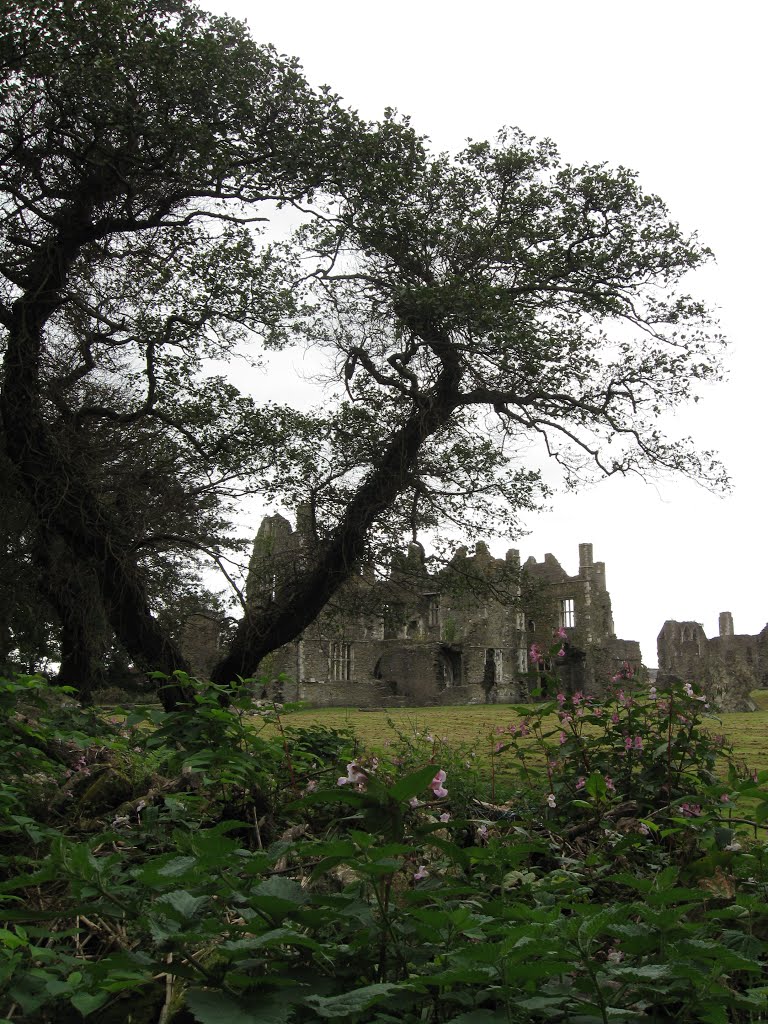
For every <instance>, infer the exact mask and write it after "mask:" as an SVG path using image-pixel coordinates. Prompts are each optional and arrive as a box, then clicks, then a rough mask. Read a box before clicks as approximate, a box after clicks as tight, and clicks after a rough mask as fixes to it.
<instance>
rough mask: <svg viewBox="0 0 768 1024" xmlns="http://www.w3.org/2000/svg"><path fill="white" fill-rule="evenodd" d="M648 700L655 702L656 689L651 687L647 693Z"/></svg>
mask: <svg viewBox="0 0 768 1024" xmlns="http://www.w3.org/2000/svg"><path fill="white" fill-rule="evenodd" d="M648 698H649V699H650V700H656V687H655V686H652V687H651V688H650V690H649V691H648Z"/></svg>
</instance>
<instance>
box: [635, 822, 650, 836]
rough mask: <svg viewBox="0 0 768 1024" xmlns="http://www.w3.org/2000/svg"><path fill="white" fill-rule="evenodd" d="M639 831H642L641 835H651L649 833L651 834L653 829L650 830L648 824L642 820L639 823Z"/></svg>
mask: <svg viewBox="0 0 768 1024" xmlns="http://www.w3.org/2000/svg"><path fill="white" fill-rule="evenodd" d="M637 831H638V832H639V833H640V835H641V836H649V835H650V834H651V830H650V829H649V828H648V826H647V825H646V824H645V823H644V822H642V821H641V822H640V824H639V825H638V826H637Z"/></svg>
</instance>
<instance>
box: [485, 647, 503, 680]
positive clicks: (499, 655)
mask: <svg viewBox="0 0 768 1024" xmlns="http://www.w3.org/2000/svg"><path fill="white" fill-rule="evenodd" d="M503 668H504V652H503V651H501V650H499V649H498V648H496V647H488V648H486V651H485V668H484V670H483V685H484V686H485V688H486V689H489V688H490V687H491V686H495V685H496V684H497V683H500V682H501V681H502V672H503Z"/></svg>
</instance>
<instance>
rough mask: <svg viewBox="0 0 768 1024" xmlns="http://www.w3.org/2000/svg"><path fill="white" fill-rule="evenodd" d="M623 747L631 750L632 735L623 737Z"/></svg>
mask: <svg viewBox="0 0 768 1024" xmlns="http://www.w3.org/2000/svg"><path fill="white" fill-rule="evenodd" d="M624 749H625V750H631V749H632V737H631V736H625V737H624Z"/></svg>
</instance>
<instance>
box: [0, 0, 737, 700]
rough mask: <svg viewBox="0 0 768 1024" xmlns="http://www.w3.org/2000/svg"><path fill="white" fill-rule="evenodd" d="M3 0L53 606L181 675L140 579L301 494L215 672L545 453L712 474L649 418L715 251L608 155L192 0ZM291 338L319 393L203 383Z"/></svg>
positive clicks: (173, 581) (697, 366) (7, 442)
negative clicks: (581, 155) (320, 396)
mask: <svg viewBox="0 0 768 1024" xmlns="http://www.w3.org/2000/svg"><path fill="white" fill-rule="evenodd" d="M2 10H3V15H4V19H3V20H4V23H5V24H6V25H7V26H8V27H7V28H6V29H5V30H4V32H3V35H2V38H1V39H0V75H1V76H2V93H1V95H2V99H1V100H0V104H1V107H0V157H1V158H2V159H0V164H1V165H2V170H1V171H0V326H1V327H2V346H3V355H4V359H3V369H2V392H1V394H0V413H1V414H2V437H3V445H4V457H5V459H6V460H7V466H8V474H7V475H8V490H9V491H12V492H13V494H14V499H13V500H12V501H10V502H9V503H8V514H7V515H5V513H4V512H2V514H3V516H4V520H3V521H4V523H6V524H7V526H6V528H7V529H8V530H9V531H12V532H13V531H15V533H14V544H15V545H16V546H17V547H18V546H19V544H20V543H21V541H20V535H19V528H18V525H16V526H14V525H13V524H14V523H16V524H18V522H19V515H20V513H19V508H20V507H22V506H23V508H24V509H26V510H27V512H26V513H24V514H23V516H22V518H23V519H24V522H25V527H24V529H25V537H26V538H27V541H25V543H26V544H27V548H25V550H28V549H30V545H34V546H35V547H36V550H38V552H39V555H38V558H37V561H36V562H34V564H35V565H37V567H38V568H37V570H36V572H37V580H38V583H39V584H40V586H41V587H42V588H43V589H45V587H46V586H47V587H48V592H49V598H50V599H51V601H52V605H53V607H54V608H56V607H57V601H58V599H57V598H56V597H55V594H53V593H52V591H51V587H50V585H49V584H50V582H51V580H52V579H55V578H57V574H58V576H61V574H62V573H63V574H64V576H65V577H66V578H71V577H73V576H77V578H78V581H79V583H78V585H79V586H80V587H81V588H82V587H87V589H88V593H89V594H90V595H91V601H90V604H91V605H92V606H93V607H95V608H96V609H97V610H98V611H99V614H100V615H101V616H102V617H103V621H104V622H105V623H107V624H108V628H109V630H111V631H112V632H113V634H114V636H115V637H116V639H117V641H118V642H119V643H120V644H121V645H122V646H123V647H124V648H125V650H126V651H127V652H128V654H129V655H130V656H131V657H132V658H134V659H135V660H136V661H137V662H138V663H140V664H142V665H145V666H148V667H152V668H156V669H161V670H164V671H166V672H172V671H173V670H174V669H177V668H182V669H183V668H186V667H187V665H186V662H185V659H184V656H183V653H182V652H181V650H180V649H179V646H178V643H177V642H176V640H175V639H174V636H173V630H172V629H170V630H169V629H168V628H167V625H166V624H164V623H163V621H162V616H160V612H161V610H162V603H163V601H162V592H163V590H164V589H165V590H166V591H167V589H168V588H169V587H170V588H173V587H174V586H175V585H177V584H178V583H179V582H180V581H181V580H183V579H184V576H185V572H187V571H188V570H189V569H190V568H194V566H195V565H198V567H199V560H200V558H201V557H205V558H212V559H213V560H214V561H215V562H216V563H217V564H218V565H219V566H220V567H222V569H224V568H225V562H224V559H225V558H226V556H227V554H228V553H230V554H231V553H232V552H233V551H235V550H237V546H238V542H237V539H236V538H234V537H233V529H232V511H233V506H234V504H236V503H237V501H238V500H240V498H241V497H242V496H243V495H245V494H254V493H256V494H260V495H262V496H265V497H268V498H270V499H279V500H281V501H282V502H283V503H285V504H287V505H291V504H293V505H295V504H297V503H298V502H302V503H304V504H305V505H306V506H307V507H308V509H309V514H310V517H311V522H312V528H313V530H314V532H315V535H316V538H317V545H316V548H315V552H314V554H313V556H312V558H311V559H309V560H308V561H307V564H306V566H305V568H304V571H303V572H302V574H301V575H300V577H297V578H294V579H292V580H291V581H290V584H286V585H285V586H284V587H282V588H278V590H277V591H276V593H275V594H274V597H273V599H272V600H271V602H269V603H268V604H267V605H264V606H260V607H259V608H258V609H254V608H252V607H244V608H243V609H242V612H241V617H240V619H239V622H238V625H237V628H236V630H235V631H234V635H233V638H232V642H231V644H230V646H229V648H228V649H227V650H226V651H225V652H224V655H223V657H222V660H221V662H220V663H219V665H218V666H217V667H216V669H215V670H214V677H215V678H216V679H217V680H218V681H223V682H230V681H231V680H233V679H234V678H235V677H236V676H238V675H240V676H246V675H249V674H251V673H252V672H253V671H254V670H255V669H256V667H257V665H258V663H259V661H260V660H261V659H262V658H263V657H264V656H265V655H266V654H267V653H268V652H269V651H271V650H274V649H275V648H276V647H278V646H280V645H281V644H283V643H285V642H287V641H288V640H290V639H293V638H294V637H295V636H297V635H298V634H300V632H301V630H302V629H303V628H304V627H305V626H306V625H308V623H309V622H311V621H312V620H313V618H314V617H315V616H316V615H317V613H318V612H319V611H320V609H321V608H322V607H323V605H324V604H325V603H326V602H327V601H328V599H329V598H330V597H331V596H332V595H333V594H334V593H335V592H336V591H337V590H338V589H339V587H341V586H342V584H343V583H344V581H345V580H346V579H348V578H349V576H350V574H351V573H352V572H354V571H355V569H356V566H358V565H359V563H360V561H361V560H362V559H364V558H366V557H369V558H370V557H376V556H377V555H380V554H381V551H382V547H383V546H386V545H387V544H389V545H392V544H396V543H397V542H399V541H400V540H401V539H402V537H403V536H411V537H412V538H413V539H416V537H417V535H418V534H419V532H421V531H423V530H425V529H430V528H434V527H436V526H439V525H440V524H441V523H444V522H446V521H449V522H450V523H452V524H454V525H455V526H456V527H457V528H463V529H464V530H465V531H472V530H473V529H474V528H476V526H477V524H478V523H479V522H483V523H484V524H486V528H487V526H488V524H489V523H490V524H496V525H497V526H498V528H500V529H501V528H507V529H510V528H511V529H514V527H515V525H516V523H517V518H518V517H519V515H520V514H521V513H522V512H525V511H527V510H530V509H531V508H534V507H536V504H537V501H538V500H539V497H540V495H541V493H542V484H541V481H540V478H539V474H538V473H537V471H536V468H535V466H534V465H531V464H529V461H528V460H527V458H526V456H527V448H528V447H529V446H530V444H531V442H532V441H535V440H537V439H539V440H540V441H541V442H542V443H543V445H544V446H545V449H546V451H547V452H548V453H549V455H550V456H551V457H552V458H553V459H555V460H556V461H557V462H558V463H559V464H560V466H561V467H562V469H563V472H564V474H565V477H566V479H567V481H568V482H569V483H572V484H577V483H579V482H580V481H582V480H583V479H585V478H586V477H588V476H590V475H593V474H595V473H597V474H614V473H629V472H639V473H642V474H646V473H653V472H657V471H661V472H667V471H671V472H682V473H685V474H688V475H691V476H694V477H696V478H697V479H700V480H702V481H703V482H707V483H710V484H712V485H715V486H718V485H722V483H723V482H724V476H723V473H722V469H721V467H720V466H719V464H718V463H717V462H716V460H715V459H714V458H713V457H712V456H711V454H709V453H705V454H703V455H697V453H696V452H695V450H694V448H693V447H692V446H691V444H690V442H688V441H670V440H668V439H667V438H665V437H664V436H663V434H662V432H661V431H660V429H659V426H658V423H657V419H658V417H659V416H660V414H661V413H662V412H663V411H664V410H667V409H671V408H674V407H676V406H677V405H679V404H680V403H681V402H684V401H686V400H688V399H689V398H690V397H692V396H695V387H696V384H697V382H699V381H701V380H705V379H713V378H715V377H716V376H717V373H718V351H719V346H720V344H721V339H720V337H719V335H718V333H717V329H716V325H715V324H714V323H713V321H712V319H711V316H710V314H709V313H708V311H707V309H706V308H705V307H704V306H703V305H702V304H701V303H700V302H698V301H696V300H694V299H692V298H690V297H689V296H687V295H686V294H685V292H684V290H683V289H682V282H683V278H684V276H685V274H686V273H688V272H689V271H691V270H693V269H695V268H696V267H697V266H699V265H700V264H701V263H703V262H704V261H706V260H707V259H708V258H709V257H710V255H711V254H710V253H709V251H708V250H707V249H706V248H705V247H703V246H702V245H700V243H699V242H698V240H697V239H696V237H695V236H693V237H689V236H686V235H685V234H683V233H682V232H681V230H680V229H679V227H678V226H677V225H676V224H675V223H674V222H673V221H672V220H670V218H669V215H668V212H667V210H666V208H665V207H664V204H663V203H662V201H661V200H660V199H658V198H657V197H655V196H649V195H646V194H645V193H644V192H643V191H642V189H641V188H640V186H639V184H638V182H637V180H636V177H635V175H634V174H632V173H631V172H629V171H627V170H625V169H623V168H618V169H610V168H608V167H606V166H605V165H587V166H583V167H572V166H569V165H566V164H561V162H560V160H559V157H558V154H557V152H556V150H555V148H554V146H553V145H552V144H551V143H549V142H536V141H535V140H533V139H530V138H528V137H526V136H524V135H522V134H521V133H519V132H517V131H513V130H508V131H505V132H503V133H502V134H501V135H500V136H499V138H498V140H497V141H496V142H495V143H485V142H481V143H471V144H469V145H468V146H467V148H466V149H465V150H464V152H462V153H460V154H458V155H456V156H449V155H445V154H438V155H435V154H432V153H431V152H430V151H429V149H428V146H427V145H426V143H425V141H424V140H422V139H418V138H417V137H416V136H415V135H414V133H413V132H412V131H411V129H410V127H409V125H408V123H407V121H405V120H402V119H398V118H397V116H396V115H395V114H393V113H392V112H386V114H385V116H384V118H383V120H382V121H381V122H380V123H377V124H369V123H365V122H363V121H362V120H361V119H360V118H359V117H358V116H357V115H355V114H354V113H353V112H351V111H349V110H346V109H344V108H343V107H342V105H341V104H340V103H339V101H338V99H337V98H336V97H334V96H333V95H332V94H331V93H330V92H329V91H328V90H326V89H321V90H319V91H317V90H313V89H312V88H310V86H309V85H308V84H307V83H306V81H305V80H304V78H303V75H302V73H301V70H300V68H299V66H298V64H297V63H296V62H295V61H293V60H289V59H286V58H283V57H279V56H278V55H277V53H276V52H275V51H274V49H272V48H270V47H269V46H262V45H258V44H257V43H255V42H254V41H253V40H252V39H251V38H250V36H249V35H248V33H247V31H246V29H245V27H244V26H243V25H241V24H240V23H238V22H236V21H233V20H231V19H227V18H216V17H213V16H211V15H208V14H205V13H203V12H202V11H200V10H199V9H197V8H195V7H194V6H193V5H191V4H189V3H187V2H185V0H158V2H154V0H130V2H127V3H124V2H121V3H117V2H115V0H53V2H51V3H47V4H45V5H42V4H38V3H33V2H30V0H14V2H12V3H9V2H7V0H4V2H3V3H2ZM286 208H287V209H291V210H293V211H294V224H295V223H296V222H299V227H298V228H297V229H296V230H293V228H291V230H290V231H283V232H282V233H281V232H280V230H279V228H280V225H281V224H282V223H283V222H284V220H285V218H284V217H283V215H282V214H281V213H280V210H281V209H286ZM270 219H271V220H272V222H273V223H272V225H271V226H270V232H269V234H265V233H264V227H265V225H266V224H267V223H268V222H269V221H270ZM291 344H305V345H308V346H310V347H311V348H312V350H313V351H315V352H317V353H318V354H319V355H320V356H321V357H323V358H325V365H326V368H327V369H326V372H327V374H328V377H329V380H331V381H332V382H334V387H333V388H332V389H331V391H330V392H329V397H328V399H327V401H326V402H325V404H324V406H323V407H322V408H321V409H319V410H317V411H315V412H307V411H305V410H296V409H293V408H291V407H290V406H289V405H287V404H282V403H280V402H278V401H274V400H260V399H259V398H258V397H254V396H253V395H251V394H248V393H247V392H245V391H243V390H240V389H238V388H237V387H235V385H234V384H232V383H231V382H227V381H226V380H225V379H224V378H223V377H222V376H221V375H220V374H219V375H216V373H215V372H214V370H213V367H214V365H215V364H216V363H217V362H218V363H220V362H221V361H225V362H226V361H230V360H232V359H233V358H234V357H235V356H236V355H237V354H239V353H242V352H244V351H245V352H248V353H249V354H250V358H251V359H252V360H254V361H256V362H258V359H259V356H260V353H263V352H266V351H268V350H269V349H270V348H278V347H284V346H288V345H291ZM21 546H22V547H24V544H22V545H21ZM30 564H32V562H30ZM46 565H47V566H49V568H50V571H49V570H46V568H45V566H46ZM33 575H34V573H33ZM76 589H77V588H75V590H76ZM59 590H61V588H59ZM73 592H74V591H73ZM62 600H64V599H62ZM78 603H82V602H78V600H77V599H74V600H73V601H70V605H69V607H70V611H71V612H72V614H74V615H75V618H76V617H77V615H76V612H74V611H72V609H76V608H77V607H78ZM57 614H58V616H59V619H60V625H61V626H62V628H63V626H64V623H65V620H66V618H67V616H66V615H65V614H64V612H63V611H62V607H59V609H58V613H57ZM75 627H77V623H73V622H70V623H69V626H68V627H67V628H69V629H70V631H71V630H72V629H74V634H72V633H71V632H70V635H74V636H75V637H78V636H85V633H86V631H85V629H84V624H83V623H82V622H81V623H80V624H79V627H78V628H80V633H78V628H75ZM78 645H79V646H78ZM74 647H75V653H77V650H79V651H80V654H81V655H82V654H83V653H84V652H85V647H87V641H86V640H78V639H75V641H74ZM86 653H87V652H86ZM87 663H88V658H87V657H81V658H80V659H79V661H78V660H77V658H76V659H75V664H76V665H77V668H76V669H75V670H74V671H75V672H77V671H80V672H82V673H83V674H87V672H88V667H87ZM83 683H84V685H85V680H83ZM180 697H183V693H182V691H181V690H180V689H179V688H178V687H177V688H175V689H174V688H169V689H167V690H165V691H164V699H165V701H166V703H167V705H168V706H172V705H173V704H174V703H175V702H176V701H178V699H179V698H180Z"/></svg>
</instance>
